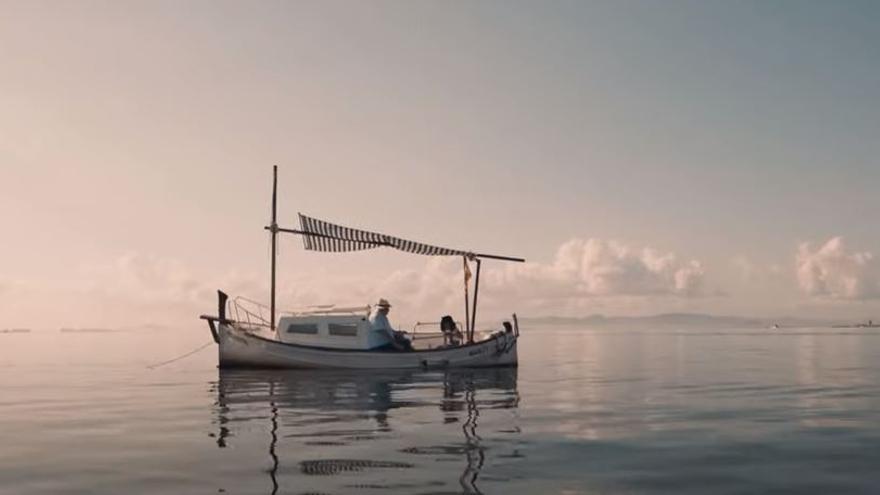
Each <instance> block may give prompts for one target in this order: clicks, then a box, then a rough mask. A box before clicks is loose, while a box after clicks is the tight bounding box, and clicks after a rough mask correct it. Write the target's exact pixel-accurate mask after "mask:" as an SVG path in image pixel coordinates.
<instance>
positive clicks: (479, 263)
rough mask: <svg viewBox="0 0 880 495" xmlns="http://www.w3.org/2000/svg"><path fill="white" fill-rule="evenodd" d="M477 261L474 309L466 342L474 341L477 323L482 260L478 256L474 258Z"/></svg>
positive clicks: (471, 342)
mask: <svg viewBox="0 0 880 495" xmlns="http://www.w3.org/2000/svg"><path fill="white" fill-rule="evenodd" d="M476 261H477V278H476V279H474V309H473V311H472V312H471V329H470V333H469V334H468V343H470V344H473V343H474V330H475V328H476V325H477V296H478V295H479V294H480V267H481V266H482V261H481V260H480V258H476Z"/></svg>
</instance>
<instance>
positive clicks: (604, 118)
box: [0, 0, 880, 328]
mask: <svg viewBox="0 0 880 495" xmlns="http://www.w3.org/2000/svg"><path fill="white" fill-rule="evenodd" d="M0 11H2V14H3V15H0V60H2V61H3V63H2V65H0V228H2V232H3V233H2V243H0V246H2V248H0V249H2V250H0V328H10V327H30V328H36V327H47V328H54V327H63V326H70V327H77V326H79V327H92V326H101V327H104V326H126V325H132V326H133V325H141V324H147V323H157V324H167V325H191V324H198V321H197V320H196V319H195V317H196V316H197V315H198V314H200V313H210V312H213V311H214V306H215V302H214V298H215V295H214V294H215V292H214V291H215V290H216V289H218V288H222V289H224V290H226V291H227V292H229V293H230V294H233V295H242V296H245V297H249V298H252V299H258V300H261V301H265V300H266V298H267V293H268V263H269V254H268V253H269V245H268V238H267V235H266V233H265V231H264V230H263V226H264V225H266V224H267V222H268V220H269V200H270V192H271V168H272V165H278V166H279V183H278V188H279V206H278V208H279V210H278V211H279V224H280V225H281V226H282V227H285V226H286V227H296V224H295V222H296V214H297V212H303V213H305V214H308V215H311V216H315V217H318V218H322V219H326V220H329V221H334V222H338V223H342V224H346V225H351V226H354V227H360V228H366V229H373V230H378V231H381V232H385V233H389V234H393V235H398V236H401V237H407V238H412V239H416V240H420V241H424V242H429V243H435V244H439V245H441V246H448V247H453V248H461V249H470V250H474V251H478V252H488V253H496V254H503V255H510V256H521V257H524V258H526V259H527V263H525V264H508V263H502V262H492V261H486V262H485V263H484V265H483V266H484V269H483V274H482V280H481V289H482V290H481V293H480V305H481V315H484V316H485V318H487V319H489V318H493V317H497V316H499V315H503V314H509V313H510V312H513V311H517V312H518V313H520V314H521V315H528V316H545V315H562V316H581V315H590V314H595V313H602V314H606V315H646V314H653V313H662V312H702V313H712V314H726V315H744V316H761V317H772V316H782V315H790V316H807V317H815V318H836V319H843V320H860V319H867V318H872V317H873V318H875V319H880V261H878V259H877V256H880V231H878V229H877V223H876V218H877V213H878V212H880V196H878V194H877V189H878V187H880V163H878V156H880V139H878V135H880V132H878V131H880V63H878V60H880V30H878V29H877V26H878V25H880V5H878V4H877V3H876V2H872V1H865V2H861V1H840V2H819V1H817V2H810V1H781V0H780V1H774V2H766V1H737V2H720V1H683V0H671V1H668V2H654V1H607V2H590V1H579V2H566V1H554V2H514V1H504V2H489V1H485V2H453V3H450V2H423V1H415V2H380V1H369V2H353V1H349V2H333V1H329V2H327V1H322V2H268V1H264V2H222V1H210V2H207V1H205V2H200V1H192V2H171V1H168V2H163V1H151V2H127V1H112V2H111V1H108V2H93V1H78V2H39V1H26V2H25V1H22V2H17V1H14V2H10V1H6V0H0ZM279 251H280V256H279V260H278V263H279V270H278V277H279V303H278V304H279V306H281V307H291V308H293V307H298V306H302V305H309V304H329V303H338V304H366V303H370V302H374V301H375V300H376V298H378V297H384V298H387V299H390V300H391V301H392V303H393V304H394V305H395V310H394V313H393V314H392V316H393V317H398V318H400V319H402V320H406V321H414V320H416V319H424V318H430V317H433V316H439V315H441V314H446V313H450V312H452V313H455V312H463V309H462V307H461V306H463V295H462V292H461V290H462V286H463V281H462V273H461V269H462V266H461V260H460V259H444V258H438V259H431V258H424V257H418V256H413V255H408V254H403V253H397V252H389V251H376V252H367V253H354V254H326V253H314V252H306V251H304V250H303V249H302V243H301V240H300V239H298V238H295V237H284V238H282V239H281V241H280V243H279Z"/></svg>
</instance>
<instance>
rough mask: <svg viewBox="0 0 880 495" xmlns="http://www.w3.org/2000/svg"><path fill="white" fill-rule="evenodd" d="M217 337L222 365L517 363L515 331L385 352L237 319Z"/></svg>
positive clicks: (365, 366) (219, 329)
mask: <svg viewBox="0 0 880 495" xmlns="http://www.w3.org/2000/svg"><path fill="white" fill-rule="evenodd" d="M217 340H218V347H219V355H220V356H219V357H220V359H219V362H220V367H221V368H236V367H238V368H243V367H244V368H312V369H314V368H327V369H417V368H479V367H493V366H516V364H517V352H516V341H517V337H516V335H514V334H513V333H500V334H497V335H495V336H493V337H491V338H489V339H488V340H484V341H481V342H477V343H474V344H469V345H464V346H459V347H451V348H445V349H430V350H417V351H404V352H395V351H387V352H386V351H364V350H348V349H331V348H325V347H311V346H304V345H296V344H287V343H283V342H279V341H277V340H274V339H269V338H266V337H263V336H260V335H257V334H256V333H253V332H251V331H249V330H248V329H246V328H242V327H239V326H238V325H236V324H235V323H220V324H219V325H217Z"/></svg>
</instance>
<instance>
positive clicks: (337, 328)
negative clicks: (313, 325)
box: [328, 323, 358, 337]
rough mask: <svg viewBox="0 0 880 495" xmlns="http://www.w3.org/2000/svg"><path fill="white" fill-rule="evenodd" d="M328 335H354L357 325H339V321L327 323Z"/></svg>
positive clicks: (355, 334)
mask: <svg viewBox="0 0 880 495" xmlns="http://www.w3.org/2000/svg"><path fill="white" fill-rule="evenodd" d="M328 327H329V329H330V335H339V336H343V337H355V336H357V333H358V327H357V325H341V324H339V323H331V324H329V325H328Z"/></svg>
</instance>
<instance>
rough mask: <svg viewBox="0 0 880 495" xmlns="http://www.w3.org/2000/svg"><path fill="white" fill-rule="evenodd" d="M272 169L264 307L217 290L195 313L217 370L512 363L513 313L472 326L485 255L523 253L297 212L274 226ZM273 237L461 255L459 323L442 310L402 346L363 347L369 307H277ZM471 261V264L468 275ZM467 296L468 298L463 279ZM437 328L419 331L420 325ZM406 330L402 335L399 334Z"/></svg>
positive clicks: (338, 248) (345, 248) (326, 247)
mask: <svg viewBox="0 0 880 495" xmlns="http://www.w3.org/2000/svg"><path fill="white" fill-rule="evenodd" d="M277 190H278V167H277V166H275V167H273V174H272V218H271V223H270V224H269V225H268V226H266V227H265V229H266V230H267V231H269V235H270V245H271V267H270V294H269V304H268V305H264V304H261V303H258V302H256V301H253V300H251V299H247V298H245V297H243V296H237V297H235V298H230V297H229V296H228V295H227V294H226V293H225V292H223V291H222V290H218V291H217V294H218V305H217V314H216V315H201V317H200V318H201V319H203V320H206V321H207V322H208V327H209V328H210V330H211V335H212V337H213V339H214V342H215V343H216V344H217V348H218V366H219V367H220V368H236V367H237V368H309V369H315V368H336V369H418V368H471V367H474V368H476V367H494V366H516V365H517V364H518V358H517V341H518V339H519V321H518V319H517V316H516V313H513V314H512V315H511V319H510V320H507V321H503V322H501V323H500V324H499V325H498V326H497V327H493V328H490V329H488V330H483V331H480V332H478V331H476V330H475V327H476V322H477V319H476V316H477V303H478V295H479V285H480V269H481V265H482V261H483V260H486V259H490V260H500V261H511V262H520V263H521V262H524V261H525V260H524V259H522V258H516V257H511V256H500V255H493V254H485V253H474V252H472V251H464V250H459V249H451V248H445V247H440V246H433V245H429V244H424V243H421V242H415V241H411V240H407V239H403V238H399V237H393V236H389V235H385V234H380V233H378V232H372V231H367V230H361V229H355V228H351V227H345V226H342V225H338V224H334V223H330V222H327V221H324V220H319V219H317V218H313V217H309V216H306V215H303V214H301V213H300V214H299V224H300V227H299V228H298V229H292V228H282V227H279V226H278V223H277ZM279 234H294V235H299V236H301V237H302V239H303V245H304V248H305V249H306V250H311V251H322V252H336V253H338V252H350V251H361V250H368V249H377V248H391V249H396V250H399V251H403V252H407V253H411V254H417V255H423V256H455V257H461V259H462V260H463V265H462V266H463V272H464V301H465V304H464V306H465V308H464V316H465V317H464V321H463V322H462V321H456V320H455V319H454V318H453V317H452V316H450V315H443V316H442V317H441V318H440V320H439V321H436V322H435V321H428V322H419V323H417V324H416V325H415V326H414V327H413V331H412V332H411V333H409V339H411V340H410V341H409V342H410V343H411V345H408V346H407V347H406V348H404V349H396V348H394V349H381V350H379V349H375V348H370V346H369V345H368V338H367V335H368V333H369V332H370V331H371V328H372V325H371V323H370V319H369V317H370V314H371V311H373V310H374V309H375V308H373V307H372V306H371V305H363V306H357V307H337V306H336V305H325V306H313V307H310V308H301V309H297V310H290V311H277V308H276V304H275V279H276V266H277V249H276V248H277V238H278V235H279ZM471 264H474V265H475V268H476V273H475V277H472V276H471V274H472V271H471V269H470V266H471ZM471 278H473V279H474V282H473V296H472V298H471V296H470V295H469V291H470V285H471V284H470V280H471ZM426 326H427V327H436V328H437V329H438V330H437V331H433V332H425V331H424V330H422V331H421V332H420V331H419V329H420V328H424V327H426ZM404 333H405V332H404Z"/></svg>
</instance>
